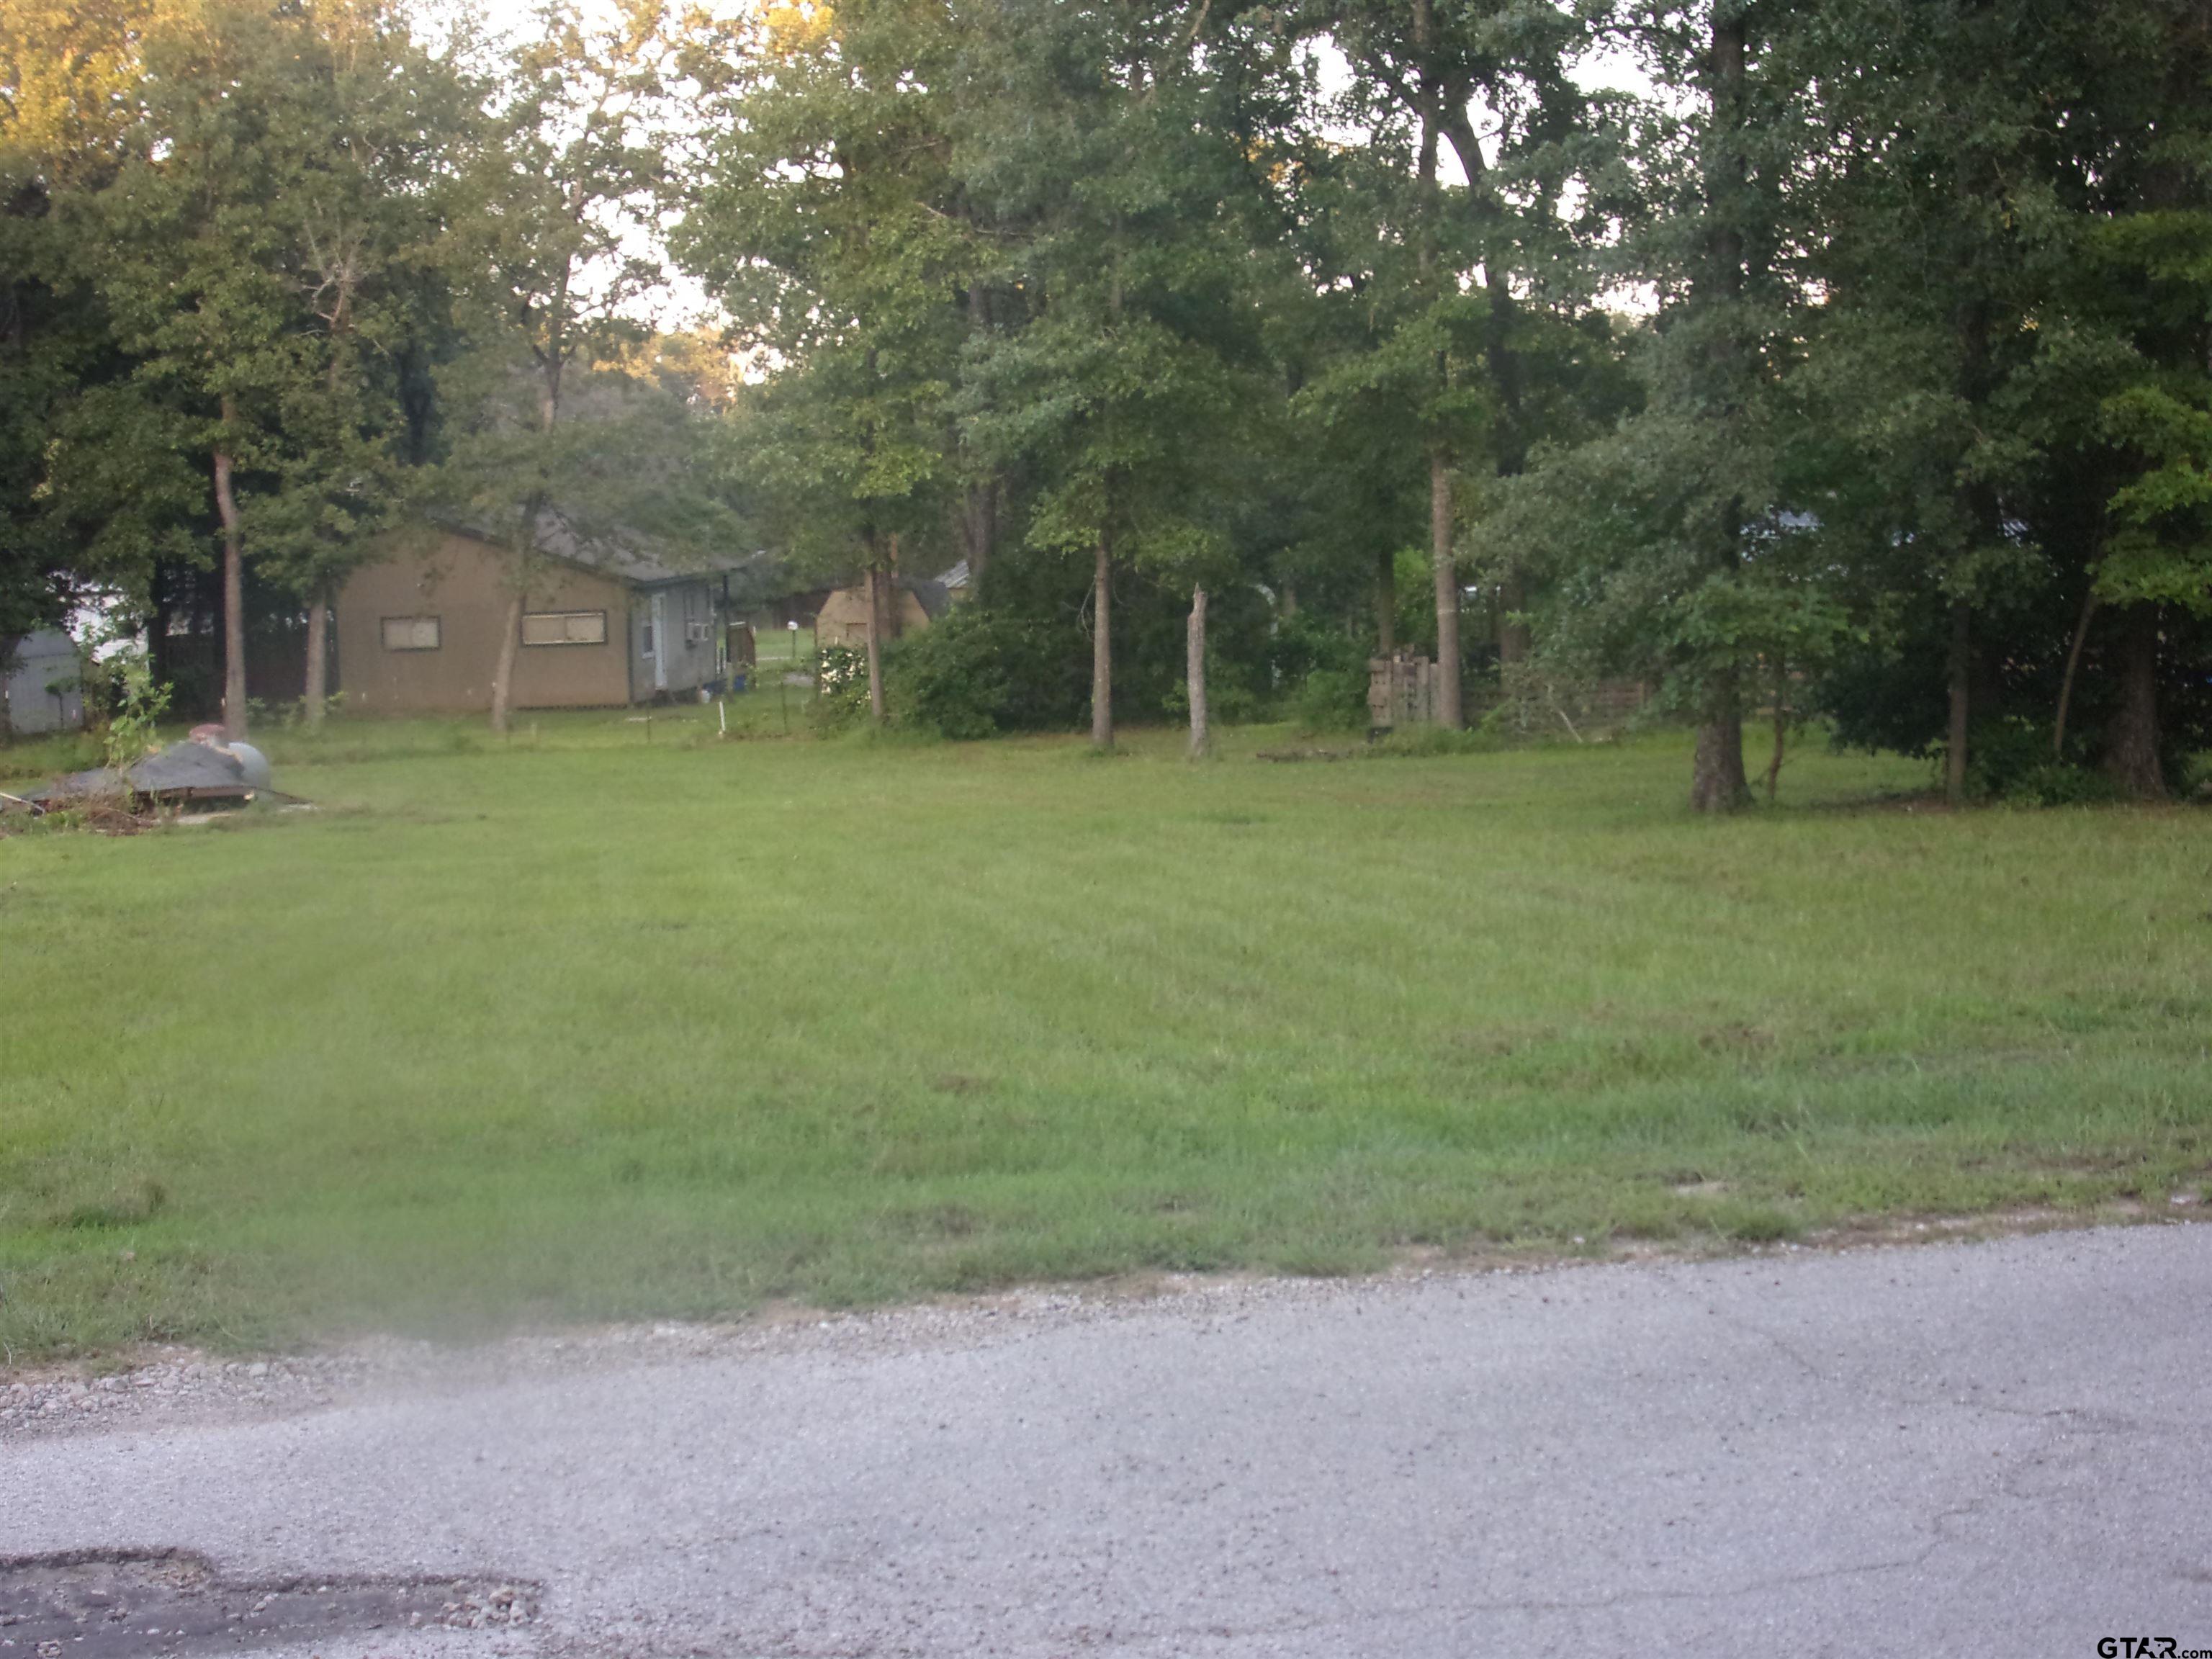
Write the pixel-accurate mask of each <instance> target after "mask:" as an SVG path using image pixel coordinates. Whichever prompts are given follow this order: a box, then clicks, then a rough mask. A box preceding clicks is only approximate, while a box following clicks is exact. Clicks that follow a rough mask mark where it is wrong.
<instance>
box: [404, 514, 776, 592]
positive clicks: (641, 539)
mask: <svg viewBox="0 0 2212 1659" xmlns="http://www.w3.org/2000/svg"><path fill="white" fill-rule="evenodd" d="M446 527H447V529H449V530H453V531H455V532H459V534H461V535H464V536H468V537H471V538H474V539H475V540H477V541H480V542H491V543H494V544H496V543H497V542H498V541H499V539H500V538H498V537H496V536H495V535H493V534H492V533H491V532H489V531H488V530H486V529H484V528H483V526H481V525H477V524H471V523H468V522H465V521H463V520H452V521H449V522H448V523H447V526H446ZM538 550H539V551H540V552H542V553H544V554H545V555H546V556H548V557H550V558H555V559H558V560H560V561H561V562H562V563H564V564H573V565H580V566H581V567H583V568H585V569H586V570H596V571H598V572H599V574H601V575H605V576H612V577H614V578H616V579H617V580H621V581H626V582H630V583H633V584H635V585H636V586H640V587H654V586H659V585H660V584H662V583H664V582H682V581H696V580H700V579H702V578H703V577H707V576H719V575H722V574H726V573H729V572H734V571H740V570H744V569H745V568H747V567H749V566H755V565H759V564H762V563H763V562H765V561H766V560H767V559H768V555H767V554H765V553H745V554H735V555H733V554H723V555H720V556H708V557H707V558H705V559H703V560H700V561H696V562H695V561H691V560H687V559H684V557H682V556H681V555H680V554H678V552H677V551H676V550H675V549H673V548H672V547H671V546H670V545H669V544H667V543H666V542H664V541H661V540H659V539H658V538H653V537H649V536H645V535H642V534H638V533H635V532H629V531H617V532H613V533H611V534H606V535H598V536H586V535H583V534H581V533H580V532H578V530H577V529H576V526H575V525H574V523H573V522H572V521H571V520H569V519H568V515H567V514H565V513H562V512H560V511H558V510H557V509H554V508H549V509H547V510H546V511H545V512H544V513H541V514H540V515H539V516H538Z"/></svg>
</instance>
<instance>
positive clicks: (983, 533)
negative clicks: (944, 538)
mask: <svg viewBox="0 0 2212 1659" xmlns="http://www.w3.org/2000/svg"><path fill="white" fill-rule="evenodd" d="M960 532H961V540H962V542H963V544H964V545H965V548H966V551H967V554H968V592H969V593H970V594H974V593H976V592H980V591H981V588H982V583H983V572H984V571H985V570H986V569H987V568H988V567H989V565H990V562H991V554H992V552H993V550H994V549H995V548H996V546H997V544H998V540H999V481H998V480H997V479H996V478H986V479H984V480H983V481H982V482H981V483H971V484H969V486H968V495H967V500H966V501H965V502H963V508H962V512H961V515H960Z"/></svg>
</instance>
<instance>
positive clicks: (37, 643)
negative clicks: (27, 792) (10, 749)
mask: <svg viewBox="0 0 2212 1659" xmlns="http://www.w3.org/2000/svg"><path fill="white" fill-rule="evenodd" d="M0 667H4V668H5V669H6V673H5V675H4V676H0V732H12V733H13V734H15V736H17V737H31V736H34V735H36V734H37V733H39V732H75V731H76V730H78V729H79V728H80V727H82V726H83V725H84V687H83V684H82V680H83V675H84V669H83V665H82V659H80V658H79V657H78V656H77V650H76V641H74V640H72V639H70V636H69V635H66V634H64V633H63V632H62V631H61V629H58V628H42V629H40V630H39V631H38V632H37V633H35V634H32V635H27V636H26V637H24V638H22V639H20V640H17V641H15V645H14V648H13V649H12V650H11V649H9V648H8V645H7V642H6V641H0ZM56 687H59V688H60V690H55V688H56Z"/></svg>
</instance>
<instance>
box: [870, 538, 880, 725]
mask: <svg viewBox="0 0 2212 1659" xmlns="http://www.w3.org/2000/svg"><path fill="white" fill-rule="evenodd" d="M883 591H884V573H883V572H882V570H880V569H879V568H878V567H877V565H876V562H875V561H874V560H873V559H872V558H871V559H870V560H869V561H868V719H869V720H870V721H871V722H872V724H874V725H877V726H881V725H882V724H883V723H884V602H883Z"/></svg>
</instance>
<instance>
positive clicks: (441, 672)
mask: <svg viewBox="0 0 2212 1659" xmlns="http://www.w3.org/2000/svg"><path fill="white" fill-rule="evenodd" d="M524 608H525V609H526V610H529V611H605V612H606V613H607V638H606V643H605V644H604V645H527V646H522V647H519V648H518V649H517V651H516V653H515V662H514V687H513V696H512V702H513V707H515V708H613V707H618V706H620V705H622V704H624V703H627V702H629V701H630V684H631V682H630V678H629V653H628V651H627V650H626V649H625V641H631V640H634V639H635V636H636V627H635V623H633V621H632V620H631V617H630V611H631V608H632V607H631V599H630V591H629V587H628V586H627V585H626V584H625V583H623V582H621V581H619V580H616V579H615V578H613V577H611V576H603V575H599V574H594V573H592V572H591V571H587V570H578V569H575V568H572V567H569V566H566V565H555V566H553V567H551V568H548V569H546V570H545V571H544V572H543V573H541V574H540V575H539V576H538V580H536V581H535V582H534V583H533V584H532V587H531V590H530V593H529V596H528V599H527V601H526V605H525V607H524ZM385 617H437V618H438V621H439V643H438V647H437V648H436V649H435V650H432V651H392V650H387V649H386V648H385V644H384V635H383V621H384V618H385ZM506 624H507V587H506V585H505V583H504V582H503V581H502V580H501V557H500V556H499V555H498V554H497V553H495V551H494V550H491V549H489V548H487V547H486V546H485V545H484V544H483V543H481V542H478V541H476V540H475V539H473V538H470V537H467V536H457V535H447V536H443V537H441V538H439V540H438V541H437V543H436V544H435V545H434V546H433V547H432V548H431V550H429V551H428V553H427V554H416V553H415V552H413V551H411V550H410V551H408V552H404V553H401V554H399V555H397V556H394V557H392V558H391V559H387V560H386V561H384V562H382V563H380V564H374V565H368V566H365V567H364V568H362V569H360V570H357V571H356V572H355V573H354V574H353V576H352V577H351V579H350V580H348V581H347V583H346V585H345V586H344V588H343V590H341V591H340V592H339V594H338V602H337V642H338V671H339V689H340V690H342V691H343V692H344V693H345V706H346V707H347V708H349V709H353V710H358V711H364V712H367V713H369V714H411V713H417V712H427V711H432V710H462V709H476V708H490V707H491V681H492V674H493V671H494V670H495V668H496V667H497V665H498V662H499V646H500V638H501V634H502V632H503V631H504V629H505V628H506ZM650 684H651V678H650V676H647V679H646V680H645V681H644V682H642V683H641V684H640V687H639V693H638V694H639V695H640V696H644V695H646V694H647V689H648V688H649V686H650Z"/></svg>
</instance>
